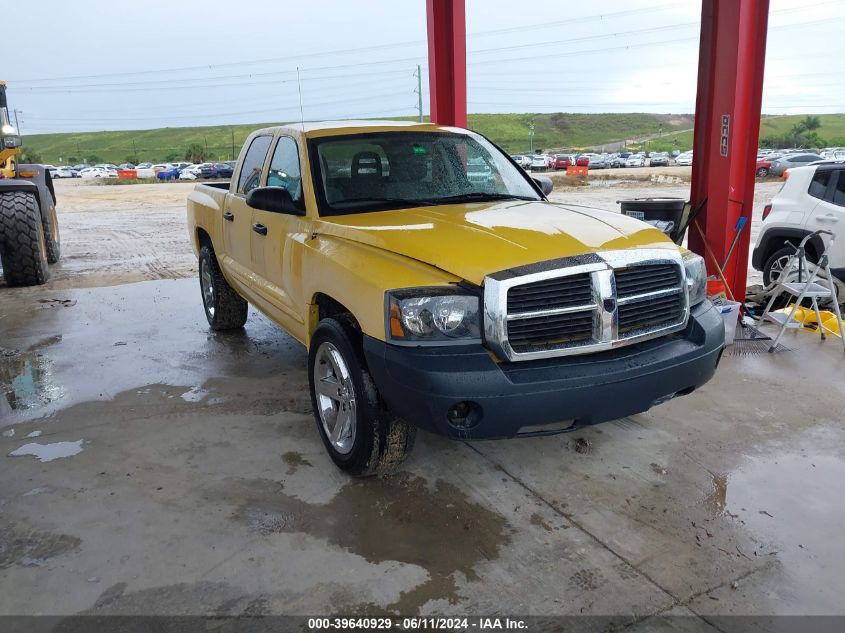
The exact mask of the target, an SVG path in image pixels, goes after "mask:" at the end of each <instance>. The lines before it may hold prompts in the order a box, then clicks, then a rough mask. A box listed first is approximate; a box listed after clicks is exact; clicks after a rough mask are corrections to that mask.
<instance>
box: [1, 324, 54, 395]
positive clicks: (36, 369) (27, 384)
mask: <svg viewBox="0 0 845 633" xmlns="http://www.w3.org/2000/svg"><path fill="white" fill-rule="evenodd" d="M59 341H61V336H53V337H50V338H48V339H45V340H43V341H41V342H39V343H36V344H35V345H33V346H32V347H31V348H30V349H29V351H26V352H17V351H13V350H0V393H2V397H3V398H4V399H5V400H6V403H5V404H7V405H8V407H9V408H11V409H12V410H16V409H32V408H34V407H38V406H42V405H45V404H47V403H49V402H52V401H53V400H56V399H58V398H61V397H62V395H63V394H64V391H63V389H62V388H61V387H60V386H58V385H57V384H55V382H54V378H53V363H52V361H51V360H50V359H49V358H47V357H46V356H43V355H42V354H41V353H39V351H38V350H40V349H42V348H44V347H47V346H50V345H54V344H56V343H58V342H59Z"/></svg>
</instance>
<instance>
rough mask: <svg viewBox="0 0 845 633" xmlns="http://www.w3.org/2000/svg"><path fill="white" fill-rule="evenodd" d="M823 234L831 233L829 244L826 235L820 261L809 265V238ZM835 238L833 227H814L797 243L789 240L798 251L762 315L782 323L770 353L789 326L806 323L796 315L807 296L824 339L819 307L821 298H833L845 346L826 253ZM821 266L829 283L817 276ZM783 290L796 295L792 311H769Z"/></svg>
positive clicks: (785, 268)
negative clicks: (820, 229) (795, 278)
mask: <svg viewBox="0 0 845 633" xmlns="http://www.w3.org/2000/svg"><path fill="white" fill-rule="evenodd" d="M822 235H828V236H830V239H829V240H828V241H827V244H824V239H820V240H819V241H820V242H821V243H822V244H824V250H823V251H822V252H821V253H818V259H819V262H818V264H817V265H815V266H808V265H807V249H806V245H807V242H809V241H810V240H811V239H813V238H814V237H819V238H821V236H822ZM835 238H836V236H835V235H834V234H833V233H832V232H831V231H815V232H814V233H810V234H809V235H807V236H806V237H805V238H804V239H803V240H801V243H800V244H799V245H798V246H797V247H796V246H794V245H793V244H792V243H790V242H786V244H787V246H790V247H792V248H793V249H795V253H793V254H792V255H790V256H789V259H788V260H787V262H786V265H785V266H784V267H783V271H782V272H781V274H780V276H779V277H778V278H777V280H776V281H775V283H774V285H773V287H772V289H771V293H772V296H771V298H770V299H769V303H767V304H766V309H765V310H763V316H761V317H760V321H761V322H762V321H765V320H767V319H768V320H769V321H772V322H773V323H777V324H778V325H779V326H780V331H779V332H778V335H777V337H775V339H774V341H772V344H771V345H770V346H769V353H772V352H774V351H775V349H776V348H777V345H778V343H779V342H780V339H781V337H782V336H783V333H784V332H785V331H786V329H787V328H796V327H803V324H802V323H801V322H800V321H797V320H796V319H794V318H793V317H794V315H795V311H796V310H798V307H799V306H800V305H801V302H802V301H803V300H804V299H810V301H811V303H812V305H813V309H814V310H815V311H816V325H817V326H818V328H819V335H820V336H821V339H822V340H825V338H826V337H825V334H824V330H825V328H824V327H823V326H822V319H821V313H820V311H819V299H830V300H831V303H832V304H833V312H834V314H836V323H837V324H838V325H839V336H840V337H841V340H842V349H843V350H845V326H843V323H842V314H841V312H840V310H839V301H838V300H837V297H836V289H835V287H834V284H833V275H832V274H831V272H830V261H829V259H828V256H827V252H828V251H829V250H830V248H831V246H833V240H834V239H835ZM820 270H821V271H824V273H825V275H826V277H827V286H825V285H824V284H823V282H824V280H822V279H818V275H819V271H820ZM795 272H797V273H798V277H797V280H794V279H793V273H795ZM791 279H793V280H791ZM784 293H785V294H787V295H790V296H791V297H794V298H795V299H794V303H793V305H792V310H790V311H789V314H783V313H773V312H770V310H771V309H772V306H773V305H774V303H775V301H776V300H777V298H778V297H779V296H781V295H782V294H784Z"/></svg>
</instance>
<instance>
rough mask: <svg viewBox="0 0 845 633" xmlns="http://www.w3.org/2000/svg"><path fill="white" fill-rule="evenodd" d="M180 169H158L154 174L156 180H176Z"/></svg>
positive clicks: (170, 167)
mask: <svg viewBox="0 0 845 633" xmlns="http://www.w3.org/2000/svg"><path fill="white" fill-rule="evenodd" d="M181 171H182V169H181V168H180V167H179V166H178V165H170V166H169V167H167V168H166V169H160V170H159V171H158V172H156V178H158V179H159V180H177V179H178V178H179V174H180V173H181Z"/></svg>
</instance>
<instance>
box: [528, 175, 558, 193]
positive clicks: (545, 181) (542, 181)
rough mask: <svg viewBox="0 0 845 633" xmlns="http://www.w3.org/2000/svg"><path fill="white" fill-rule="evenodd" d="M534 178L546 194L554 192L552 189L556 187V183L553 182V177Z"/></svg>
mask: <svg viewBox="0 0 845 633" xmlns="http://www.w3.org/2000/svg"><path fill="white" fill-rule="evenodd" d="M532 180H533V181H534V182H535V183H537V186H538V187H540V191H542V192H543V195H544V196H547V195H549V194H550V193H551V192H552V189H554V188H555V186H554V184H552V179H551V178H549V177H548V176H533V177H532Z"/></svg>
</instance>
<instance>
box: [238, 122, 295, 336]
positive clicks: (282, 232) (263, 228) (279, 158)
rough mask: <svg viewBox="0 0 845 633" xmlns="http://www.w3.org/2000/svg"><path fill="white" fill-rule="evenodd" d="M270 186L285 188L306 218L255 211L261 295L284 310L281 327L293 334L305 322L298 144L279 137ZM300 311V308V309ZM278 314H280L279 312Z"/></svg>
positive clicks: (255, 259) (255, 258)
mask: <svg viewBox="0 0 845 633" xmlns="http://www.w3.org/2000/svg"><path fill="white" fill-rule="evenodd" d="M266 185H267V186H268V187H283V188H285V189H287V190H288V193H290V196H291V198H293V201H294V202H295V203H296V204H297V205H298V206H299V208H300V209H301V210H302V214H303V215H295V214H288V213H274V212H272V211H262V210H259V209H253V210H252V225H253V227H257V228H258V230H253V233H252V267H253V269H254V270H255V271H256V272H257V273H258V274H259V275H260V276H261V278H262V283H261V285H260V292H261V294H262V295H264V297H265V299H266V300H267V301H269V302H270V303H272V304H273V306H274V307H275V308H276V311H281V314H280V319H281V320H282V321H283V323H282V325H284V326H285V327H286V328H288V329H289V330H290V331H299V329H301V327H302V326H303V325H304V323H305V320H304V319H305V315H304V309H303V306H304V301H303V300H302V298H301V297H300V296H299V295H300V292H301V287H300V284H299V281H298V280H299V279H300V278H301V273H302V271H301V270H299V261H300V260H299V257H298V256H297V255H298V253H300V249H299V248H297V246H298V244H301V243H302V242H303V241H304V240H305V239H306V237H307V229H308V227H307V224H308V223H307V221H306V219H305V217H304V213H305V204H304V200H303V196H302V170H301V166H300V162H299V151H298V148H297V145H296V141H295V140H294V139H292V138H291V137H289V136H280V137H279V139H278V141H277V142H276V147H275V149H274V150H273V157H272V159H271V160H270V166H269V169H268V171H267V180H266ZM298 308H299V309H298ZM277 313H278V312H277Z"/></svg>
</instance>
